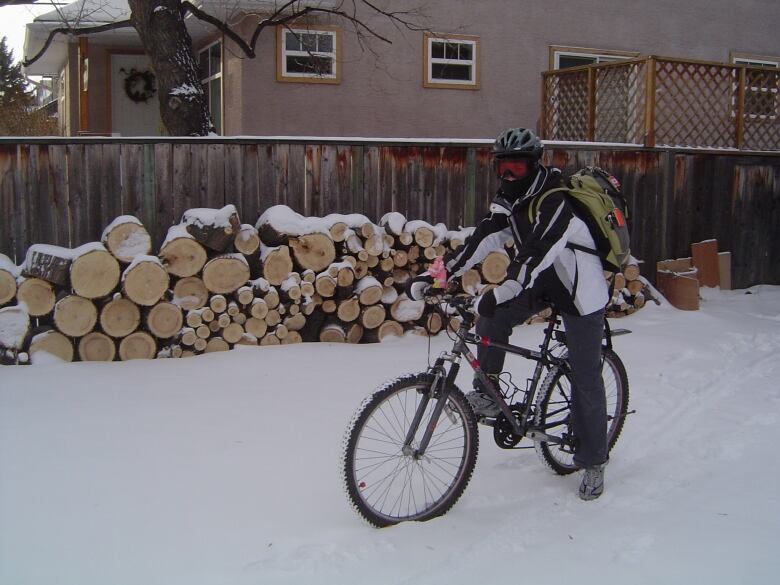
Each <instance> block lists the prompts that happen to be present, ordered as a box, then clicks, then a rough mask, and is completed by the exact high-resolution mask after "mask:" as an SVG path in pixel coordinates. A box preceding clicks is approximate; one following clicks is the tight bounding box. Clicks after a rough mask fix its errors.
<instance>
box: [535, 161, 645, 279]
mask: <svg viewBox="0 0 780 585" xmlns="http://www.w3.org/2000/svg"><path fill="white" fill-rule="evenodd" d="M569 185H570V186H569V187H558V188H556V189H550V190H549V191H546V192H544V193H542V194H541V195H540V196H539V197H537V198H536V200H535V201H533V202H532V203H531V205H529V207H528V219H529V221H533V217H534V215H535V214H536V211H537V210H538V209H539V206H540V205H541V203H542V201H544V198H545V197H547V196H548V195H550V194H551V193H555V192H556V191H565V192H566V193H568V195H569V197H568V199H569V202H570V203H571V204H572V206H573V207H574V212H575V214H576V215H577V217H579V218H580V219H581V220H582V221H584V222H585V224H586V225H587V226H588V229H589V230H590V234H591V236H593V241H594V242H595V243H596V249H595V250H593V249H591V248H587V247H585V246H579V245H577V244H569V245H568V246H569V248H573V249H576V250H581V251H583V252H588V253H590V254H594V255H596V256H598V257H599V258H600V259H601V264H602V265H603V266H604V269H605V270H608V271H610V272H620V271H621V270H622V266H623V264H625V262H626V260H628V257H629V255H630V254H631V250H630V237H629V232H628V224H627V223H626V220H627V219H628V203H627V202H626V198H625V197H624V196H623V193H622V192H621V191H620V182H619V181H618V180H617V179H616V178H615V177H613V176H612V175H610V174H609V173H607V172H606V171H603V170H601V169H600V168H598V167H585V168H584V169H581V170H579V171H577V172H576V173H575V174H574V175H572V176H571V177H570V179H569Z"/></svg>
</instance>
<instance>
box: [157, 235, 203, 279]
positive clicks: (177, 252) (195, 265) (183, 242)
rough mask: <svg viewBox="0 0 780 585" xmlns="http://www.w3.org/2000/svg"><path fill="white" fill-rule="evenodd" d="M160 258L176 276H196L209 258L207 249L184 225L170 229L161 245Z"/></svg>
mask: <svg viewBox="0 0 780 585" xmlns="http://www.w3.org/2000/svg"><path fill="white" fill-rule="evenodd" d="M160 259H161V260H162V262H163V266H165V269H166V270H167V271H168V272H169V273H171V274H173V275H174V276H179V277H182V278H183V277H187V276H195V275H196V274H198V272H200V271H201V270H202V269H203V265H204V264H205V263H206V260H208V254H207V253H206V249H205V248H204V247H203V246H202V245H201V244H200V243H199V242H198V241H197V240H196V239H195V238H194V237H192V235H191V234H190V233H189V232H188V231H187V230H186V228H185V227H184V226H182V225H175V226H172V227H171V228H169V229H168V234H167V236H166V237H165V241H164V242H163V244H162V246H161V247H160Z"/></svg>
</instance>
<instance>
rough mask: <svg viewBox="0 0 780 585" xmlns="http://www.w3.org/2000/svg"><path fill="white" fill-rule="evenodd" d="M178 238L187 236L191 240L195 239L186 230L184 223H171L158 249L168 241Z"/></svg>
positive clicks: (163, 246)
mask: <svg viewBox="0 0 780 585" xmlns="http://www.w3.org/2000/svg"><path fill="white" fill-rule="evenodd" d="M178 238H189V239H191V240H194V239H195V238H194V237H193V236H192V234H191V233H190V232H188V231H187V226H186V225H185V224H181V223H177V224H176V225H172V226H171V227H169V228H168V232H167V233H166V234H165V240H163V243H162V245H161V246H160V250H162V249H163V248H165V246H166V245H167V244H168V243H169V242H172V241H173V240H176V239H178Z"/></svg>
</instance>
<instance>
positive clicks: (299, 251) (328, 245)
mask: <svg viewBox="0 0 780 585" xmlns="http://www.w3.org/2000/svg"><path fill="white" fill-rule="evenodd" d="M289 246H290V248H291V249H292V251H293V257H294V259H295V263H296V264H297V265H298V266H299V267H300V268H301V269H302V270H313V271H315V272H320V271H321V270H324V269H325V268H327V267H328V266H329V265H330V264H331V263H332V262H333V261H334V260H335V259H336V246H335V245H334V244H333V240H332V239H331V238H330V236H328V235H327V234H319V233H315V234H307V235H303V236H300V237H297V238H290V240H289Z"/></svg>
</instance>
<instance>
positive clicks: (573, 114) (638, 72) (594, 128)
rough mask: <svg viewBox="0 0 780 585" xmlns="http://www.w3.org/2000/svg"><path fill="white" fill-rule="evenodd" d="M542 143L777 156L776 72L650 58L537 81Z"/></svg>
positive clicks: (779, 87) (779, 100)
mask: <svg viewBox="0 0 780 585" xmlns="http://www.w3.org/2000/svg"><path fill="white" fill-rule="evenodd" d="M541 120H542V123H541V125H542V129H541V133H542V137H543V138H546V139H549V140H574V141H583V140H588V141H594V140H596V141H600V142H622V143H634V144H642V145H644V146H671V147H697V148H737V149H748V150H766V151H776V150H780V71H778V70H777V69H770V68H760V67H747V66H745V65H727V64H723V63H710V62H705V61H686V60H681V59H669V58H663V57H647V58H642V59H632V60H627V61H618V62H614V63H607V64H601V65H588V66H582V67H575V68H571V69H558V70H554V71H547V72H545V73H543V74H542V117H541Z"/></svg>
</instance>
